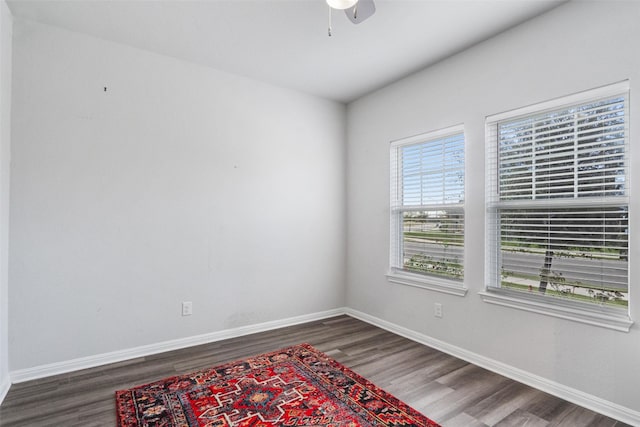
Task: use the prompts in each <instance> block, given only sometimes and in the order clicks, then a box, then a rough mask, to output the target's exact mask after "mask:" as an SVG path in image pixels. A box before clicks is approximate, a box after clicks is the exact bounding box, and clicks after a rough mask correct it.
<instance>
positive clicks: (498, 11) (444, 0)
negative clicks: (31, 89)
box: [8, 0, 565, 102]
mask: <svg viewBox="0 0 640 427" xmlns="http://www.w3.org/2000/svg"><path fill="white" fill-rule="evenodd" d="M564 1H565V0H467V1H462V0H376V7H377V12H376V14H375V15H373V16H372V17H371V18H370V19H368V20H367V21H365V22H362V23H361V24H359V25H354V24H352V23H351V22H350V21H349V20H348V19H347V17H346V16H345V15H344V12H342V11H334V12H333V37H328V35H327V18H328V8H327V5H326V3H325V2H324V0H208V1H207V0H203V1H187V0H172V1H140V0H138V1H126V0H108V1H95V0H84V1H78V0H75V1H59V0H44V1H35V0H10V1H8V4H9V7H10V9H11V11H12V13H13V15H14V18H16V19H18V18H24V19H29V20H34V21H38V22H42V23H45V24H49V25H54V26H58V27H63V28H66V29H69V30H72V31H77V32H81V33H86V34H90V35H93V36H96V37H100V38H102V39H106V40H111V41H115V42H119V43H123V44H127V45H130V46H134V47H138V48H141V49H146V50H149V51H152V52H156V53H160V54H164V55H169V56H172V57H175V58H179V59H183V60H186V61H191V62H195V63H198V64H202V65H206V66H210V67H213V68H216V69H219V70H223V71H227V72H231V73H234V74H239V75H243V76H247V77H250V78H253V79H256V80H261V81H264V82H268V83H272V84H275V85H278V86H283V87H288V88H292V89H296V90H300V91H303V92H307V93H311V94H314V95H318V96H321V97H325V98H329V99H333V100H337V101H341V102H349V101H352V100H354V99H356V98H358V97H360V96H362V95H364V94H366V93H368V92H371V91H373V90H375V89H377V88H380V87H382V86H385V85H387V84H389V83H390V82H392V81H394V80H397V79H399V78H401V77H404V76H406V75H408V74H411V73H413V72H415V71H417V70H419V69H421V68H424V67H426V66H429V65H431V64H434V63H435V62H437V61H440V60H442V59H444V58H446V57H448V56H450V55H453V54H455V53H457V52H460V51H461V50H464V49H466V48H468V47H470V46H472V45H474V44H476V43H478V42H480V41H482V40H485V39H487V38H489V37H491V36H493V35H495V34H497V33H500V32H502V31H504V30H505V29H507V28H510V27H512V26H514V25H517V24H519V23H521V22H523V21H526V20H528V19H530V18H532V17H534V16H536V15H539V14H541V13H544V12H545V11H548V10H549V9H552V8H554V7H556V6H558V5H559V4H561V3H563V2H564Z"/></svg>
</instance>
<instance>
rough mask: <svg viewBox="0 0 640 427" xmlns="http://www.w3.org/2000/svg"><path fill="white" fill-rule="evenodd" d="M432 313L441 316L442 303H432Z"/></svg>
mask: <svg viewBox="0 0 640 427" xmlns="http://www.w3.org/2000/svg"><path fill="white" fill-rule="evenodd" d="M433 315H434V316H436V317H442V304H440V303H439V302H437V303H435V304H434V305H433Z"/></svg>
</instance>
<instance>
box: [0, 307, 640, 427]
mask: <svg viewBox="0 0 640 427" xmlns="http://www.w3.org/2000/svg"><path fill="white" fill-rule="evenodd" d="M341 314H347V315H349V316H351V317H353V318H356V319H359V320H362V321H364V322H367V323H370V324H372V325H375V326H378V327H380V328H382V329H385V330H387V331H390V332H393V333H395V334H397V335H400V336H403V337H405V338H408V339H410V340H412V341H416V342H418V343H420V344H423V345H426V346H429V347H432V348H435V349H437V350H440V351H442V352H444V353H447V354H450V355H452V356H455V357H457V358H459V359H462V360H466V361H467V362H469V363H473V364H474V365H477V366H480V367H482V368H485V369H488V370H490V371H493V372H495V373H497V374H500V375H503V376H505V377H508V378H511V379H513V380H515V381H518V382H521V383H523V384H526V385H528V386H531V387H534V388H537V389H539V390H542V391H544V392H546V393H549V394H552V395H554V396H557V397H559V398H561V399H564V400H567V401H569V402H572V403H575V404H576V405H580V406H583V407H585V408H588V409H591V410H593V411H595V412H598V413H600V414H603V415H606V416H608V417H611V418H614V419H617V420H620V421H622V422H624V423H627V424H630V425H637V426H640V412H638V411H634V410H632V409H629V408H626V407H624V406H621V405H618V404H615V403H612V402H609V401H607V400H604V399H601V398H599V397H596V396H593V395H590V394H588V393H584V392H582V391H580V390H576V389H574V388H571V387H567V386H565V385H562V384H559V383H556V382H554V381H550V380H548V379H546V378H543V377H540V376H537V375H534V374H532V373H530V372H527V371H523V370H522V369H518V368H515V367H513V366H510V365H507V364H505V363H502V362H498V361H496V360H493V359H489V358H487V357H484V356H481V355H479V354H476V353H473V352H470V351H468V350H465V349H463V348H460V347H457V346H454V345H451V344H448V343H446V342H444V341H440V340H437V339H435V338H432V337H429V336H427V335H424V334H421V333H419V332H416V331H413V330H411V329H408V328H405V327H402V326H399V325H396V324H394V323H391V322H388V321H386V320H382V319H380V318H377V317H374V316H371V315H369V314H366V313H363V312H361V311H358V310H354V309H351V308H337V309H333V310H328V311H323V312H318V313H312V314H307V315H302V316H296V317H290V318H286V319H280V320H274V321H270V322H264V323H259V324H255V325H249V326H242V327H239V328H233V329H226V330H223V331H218V332H212V333H209V334H203V335H197V336H193V337H188V338H181V339H178V340H172V341H165V342H162V343H157V344H151V345H146V346H140V347H135V348H131V349H127V350H121V351H115V352H110V353H104V354H99V355H96V356H89V357H83V358H79V359H73V360H69V361H64V362H57V363H51V364H48V365H42V366H36V367H34V368H28V369H21V370H17V371H11V372H10V379H11V381H9V380H5V381H3V382H2V383H0V403H1V402H2V400H3V399H4V398H5V396H6V394H7V393H8V391H9V387H10V386H11V383H20V382H24V381H30V380H35V379H39V378H44V377H50V376H53V375H58V374H64V373H67V372H73V371H78V370H81V369H87V368H93V367H96V366H102V365H106V364H109V363H115V362H121V361H124V360H129V359H134V358H137V357H144V356H149V355H152V354H158V353H163V352H166V351H171V350H179V349H182V348H186V347H191V346H195V345H200V344H207V343H211V342H216V341H221V340H224V339H228V338H235V337H239V336H243V335H249V334H254V333H258V332H264V331H269V330H273V329H278V328H283V327H286V326H293V325H297V324H300V323H306V322H311V321H315V320H322V319H326V318H329V317H333V316H339V315H341Z"/></svg>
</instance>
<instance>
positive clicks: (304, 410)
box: [116, 344, 438, 427]
mask: <svg viewBox="0 0 640 427" xmlns="http://www.w3.org/2000/svg"><path fill="white" fill-rule="evenodd" d="M116 406H117V415H118V426H120V427H125V426H126V427H142V426H155V427H192V426H198V427H205V426H206V427H272V426H307V427H359V426H389V427H391V426H417V427H438V424H436V423H435V422H433V421H431V420H430V419H429V418H427V417H425V416H424V415H422V414H421V413H419V412H418V411H416V410H415V409H413V408H411V407H409V406H408V405H406V404H405V403H403V402H402V401H400V400H398V399H397V398H395V397H393V396H392V395H390V394H389V393H387V392H385V391H384V390H382V389H380V388H378V387H376V386H375V385H374V384H372V383H371V382H369V381H367V380H366V379H364V378H363V377H361V376H359V375H358V374H356V373H355V372H353V371H351V370H350V369H348V368H347V367H345V366H343V365H341V364H340V363H338V362H336V361H335V360H333V359H331V358H330V357H329V356H327V355H326V354H324V353H322V352H320V351H318V350H316V349H315V348H313V347H312V346H310V345H308V344H301V345H297V346H294V347H289V348H285V349H282V350H279V351H275V352H273V353H267V354H262V355H260V356H256V357H252V358H250V359H247V360H241V361H237V362H233V363H227V364H225V365H221V366H217V367H215V368H211V369H207V370H204V371H199V372H195V373H192V374H189V375H182V376H176V377H171V378H167V379H164V380H162V381H157V382H154V383H151V384H146V385H142V386H138V387H134V388H132V389H129V390H120V391H117V392H116Z"/></svg>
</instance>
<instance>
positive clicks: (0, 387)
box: [0, 378, 11, 404]
mask: <svg viewBox="0 0 640 427" xmlns="http://www.w3.org/2000/svg"><path fill="white" fill-rule="evenodd" d="M10 387H11V381H9V378H4V379H3V380H2V382H1V383H0V404H2V402H4V398H5V397H7V393H9V388H10Z"/></svg>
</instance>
